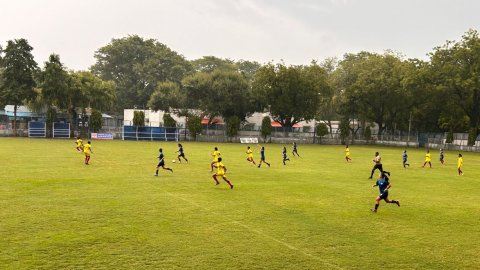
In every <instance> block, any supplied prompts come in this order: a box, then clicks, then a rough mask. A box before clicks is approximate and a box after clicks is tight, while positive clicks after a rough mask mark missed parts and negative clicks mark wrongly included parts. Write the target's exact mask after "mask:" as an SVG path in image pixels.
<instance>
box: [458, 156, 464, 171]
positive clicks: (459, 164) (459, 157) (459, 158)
mask: <svg viewBox="0 0 480 270" xmlns="http://www.w3.org/2000/svg"><path fill="white" fill-rule="evenodd" d="M462 167H463V156H462V154H458V161H457V171H458V176H461V175H463V171H462Z"/></svg>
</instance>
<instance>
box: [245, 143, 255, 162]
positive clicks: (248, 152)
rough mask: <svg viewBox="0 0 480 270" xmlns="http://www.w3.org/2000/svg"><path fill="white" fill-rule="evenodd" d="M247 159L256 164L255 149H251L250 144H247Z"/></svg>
mask: <svg viewBox="0 0 480 270" xmlns="http://www.w3.org/2000/svg"><path fill="white" fill-rule="evenodd" d="M246 153H247V161H248V162H250V163H252V164H253V165H256V164H255V160H253V151H252V149H250V146H247V152H246Z"/></svg>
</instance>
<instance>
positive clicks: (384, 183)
mask: <svg viewBox="0 0 480 270" xmlns="http://www.w3.org/2000/svg"><path fill="white" fill-rule="evenodd" d="M389 178H390V173H389V172H387V171H383V172H382V173H381V174H380V177H379V178H378V180H377V182H376V183H375V185H373V187H376V186H378V189H379V190H380V195H378V197H377V198H376V199H375V207H374V208H373V209H372V212H374V213H376V212H377V210H378V206H380V201H381V200H384V201H385V202H386V203H394V204H396V205H397V206H400V202H399V201H396V200H389V199H388V190H389V189H390V187H391V186H392V185H391V184H390V182H389V180H390V179H389Z"/></svg>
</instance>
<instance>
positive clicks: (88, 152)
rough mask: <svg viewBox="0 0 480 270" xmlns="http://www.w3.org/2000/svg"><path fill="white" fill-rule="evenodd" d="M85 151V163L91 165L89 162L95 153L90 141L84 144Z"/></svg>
mask: <svg viewBox="0 0 480 270" xmlns="http://www.w3.org/2000/svg"><path fill="white" fill-rule="evenodd" d="M83 153H84V154H85V165H90V164H89V163H88V162H90V155H91V154H92V153H93V151H92V145H91V144H90V141H88V142H87V143H86V144H84V145H83Z"/></svg>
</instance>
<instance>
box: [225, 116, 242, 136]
mask: <svg viewBox="0 0 480 270" xmlns="http://www.w3.org/2000/svg"><path fill="white" fill-rule="evenodd" d="M226 120H227V130H226V131H227V136H228V137H233V136H235V135H237V134H238V130H239V129H240V118H238V116H232V117H229V118H227V119H226Z"/></svg>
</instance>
